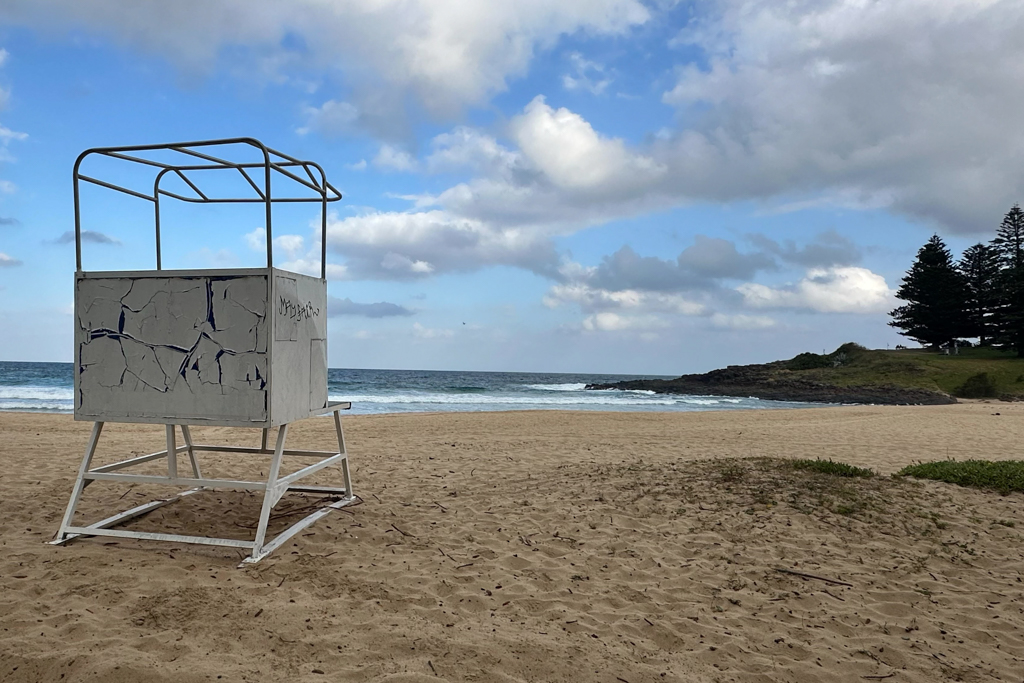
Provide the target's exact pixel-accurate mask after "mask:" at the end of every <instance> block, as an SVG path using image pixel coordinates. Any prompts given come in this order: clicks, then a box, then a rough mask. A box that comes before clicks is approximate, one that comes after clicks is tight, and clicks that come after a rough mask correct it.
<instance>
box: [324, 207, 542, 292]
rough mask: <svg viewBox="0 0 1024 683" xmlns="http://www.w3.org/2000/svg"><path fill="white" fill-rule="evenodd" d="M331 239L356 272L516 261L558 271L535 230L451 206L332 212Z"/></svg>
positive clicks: (392, 273) (388, 274)
mask: <svg viewBox="0 0 1024 683" xmlns="http://www.w3.org/2000/svg"><path fill="white" fill-rule="evenodd" d="M327 245H328V248H329V249H330V250H331V251H332V252H333V253H337V254H340V255H342V256H343V257H344V258H345V259H346V261H347V268H348V271H349V273H350V275H351V276H352V277H358V278H371V279H374V278H377V279H411V278H421V277H424V276H427V275H430V274H434V273H437V274H440V273H449V272H468V271H472V270H476V269H478V268H480V267H483V266H488V265H511V266H518V267H521V268H525V269H528V270H533V271H534V272H542V273H549V272H554V269H555V268H556V267H557V263H558V256H557V254H556V253H555V250H554V246H553V245H552V244H551V242H550V240H549V239H547V238H546V237H545V236H544V235H543V234H541V233H538V232H536V231H530V230H524V229H519V228H502V227H496V226H494V225H491V224H488V223H486V222H483V221H477V220H471V219H467V218H461V217H459V216H457V215H453V214H451V213H448V212H446V211H440V210H434V211H420V212H414V213H401V212H376V213H369V214H365V215H361V216H349V217H346V218H343V219H339V218H338V217H337V216H333V215H332V216H330V217H329V218H328V224H327Z"/></svg>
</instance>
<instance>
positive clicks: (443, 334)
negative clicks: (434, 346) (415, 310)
mask: <svg viewBox="0 0 1024 683" xmlns="http://www.w3.org/2000/svg"><path fill="white" fill-rule="evenodd" d="M412 335H413V336H414V337H416V338H417V339H450V338H452V337H453V336H455V333H454V332H452V331H451V330H439V329H432V328H429V327H424V326H423V325H420V324H419V323H413V324H412Z"/></svg>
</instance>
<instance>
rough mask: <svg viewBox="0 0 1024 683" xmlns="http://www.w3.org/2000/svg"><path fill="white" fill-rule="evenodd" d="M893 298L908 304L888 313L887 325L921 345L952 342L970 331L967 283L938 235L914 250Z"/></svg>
mask: <svg viewBox="0 0 1024 683" xmlns="http://www.w3.org/2000/svg"><path fill="white" fill-rule="evenodd" d="M896 298H898V299H902V300H903V301H906V302H907V303H906V304H905V305H903V306H900V307H899V308H897V309H895V310H893V311H891V312H890V313H889V315H891V316H892V321H890V323H889V325H891V326H892V327H895V328H898V329H900V330H902V331H901V332H900V334H902V335H903V336H905V337H909V338H911V339H913V340H914V341H916V342H918V343H920V344H925V345H927V346H931V347H936V348H937V347H941V346H943V345H952V344H953V342H954V341H955V340H956V339H958V338H960V337H966V336H968V334H969V333H970V331H971V330H970V321H969V317H968V314H967V299H968V295H967V283H966V282H965V280H964V277H963V275H961V274H960V272H959V271H958V270H957V269H956V267H955V266H954V265H953V255H952V254H950V252H949V249H948V248H947V247H946V244H945V242H943V241H942V238H940V237H939V236H938V235H933V236H932V238H931V239H930V240H928V242H927V243H926V244H925V245H924V246H923V247H921V249H920V250H919V251H918V252H917V260H916V261H914V264H913V265H912V266H911V267H910V270H908V271H907V274H906V276H905V277H904V278H903V284H902V285H900V288H899V290H898V291H897V292H896Z"/></svg>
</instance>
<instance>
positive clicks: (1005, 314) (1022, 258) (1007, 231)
mask: <svg viewBox="0 0 1024 683" xmlns="http://www.w3.org/2000/svg"><path fill="white" fill-rule="evenodd" d="M992 247H993V248H994V249H995V250H996V251H997V252H998V253H999V261H1000V265H1001V267H1002V269H1001V272H1000V274H999V280H998V286H999V290H1000V294H1001V297H1000V306H999V309H998V313H997V316H996V320H997V335H996V338H997V340H998V342H999V343H1000V344H1001V345H1003V346H1006V347H1008V348H1011V349H1014V350H1015V351H1017V356H1018V357H1021V358H1024V211H1021V208H1020V206H1019V205H1017V204H1014V205H1013V208H1012V209H1010V210H1009V211H1008V212H1007V213H1006V215H1005V216H1004V217H1003V222H1002V224H1001V225H1000V226H999V230H998V232H997V233H996V238H995V239H994V240H992Z"/></svg>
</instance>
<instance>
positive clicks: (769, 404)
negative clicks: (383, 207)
mask: <svg viewBox="0 0 1024 683" xmlns="http://www.w3.org/2000/svg"><path fill="white" fill-rule="evenodd" d="M648 377H649V375H648ZM638 378H639V376H637V375H580V374H564V373H540V372H457V371H438V370H356V369H344V368H331V369H330V370H329V372H328V378H327V382H328V384H327V392H328V395H329V397H330V399H331V400H332V401H352V412H353V413H363V414H367V413H411V412H437V411H442V412H451V411H478V410H544V409H548V410H555V409H557V410H614V411H682V412H685V411H698V410H743V409H751V408H804V407H808V406H809V405H812V404H806V403H789V402H783V401H762V400H760V399H756V398H730V397H723V396H685V395H666V394H655V393H654V392H650V391H616V390H606V391H586V390H585V389H584V386H585V385H587V384H593V383H600V382H617V381H619V380H625V379H638ZM73 399H74V390H73V379H72V364H71V363H20V362H9V361H0V411H33V412H47V413H70V412H72V411H73V410H74V404H73Z"/></svg>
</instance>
